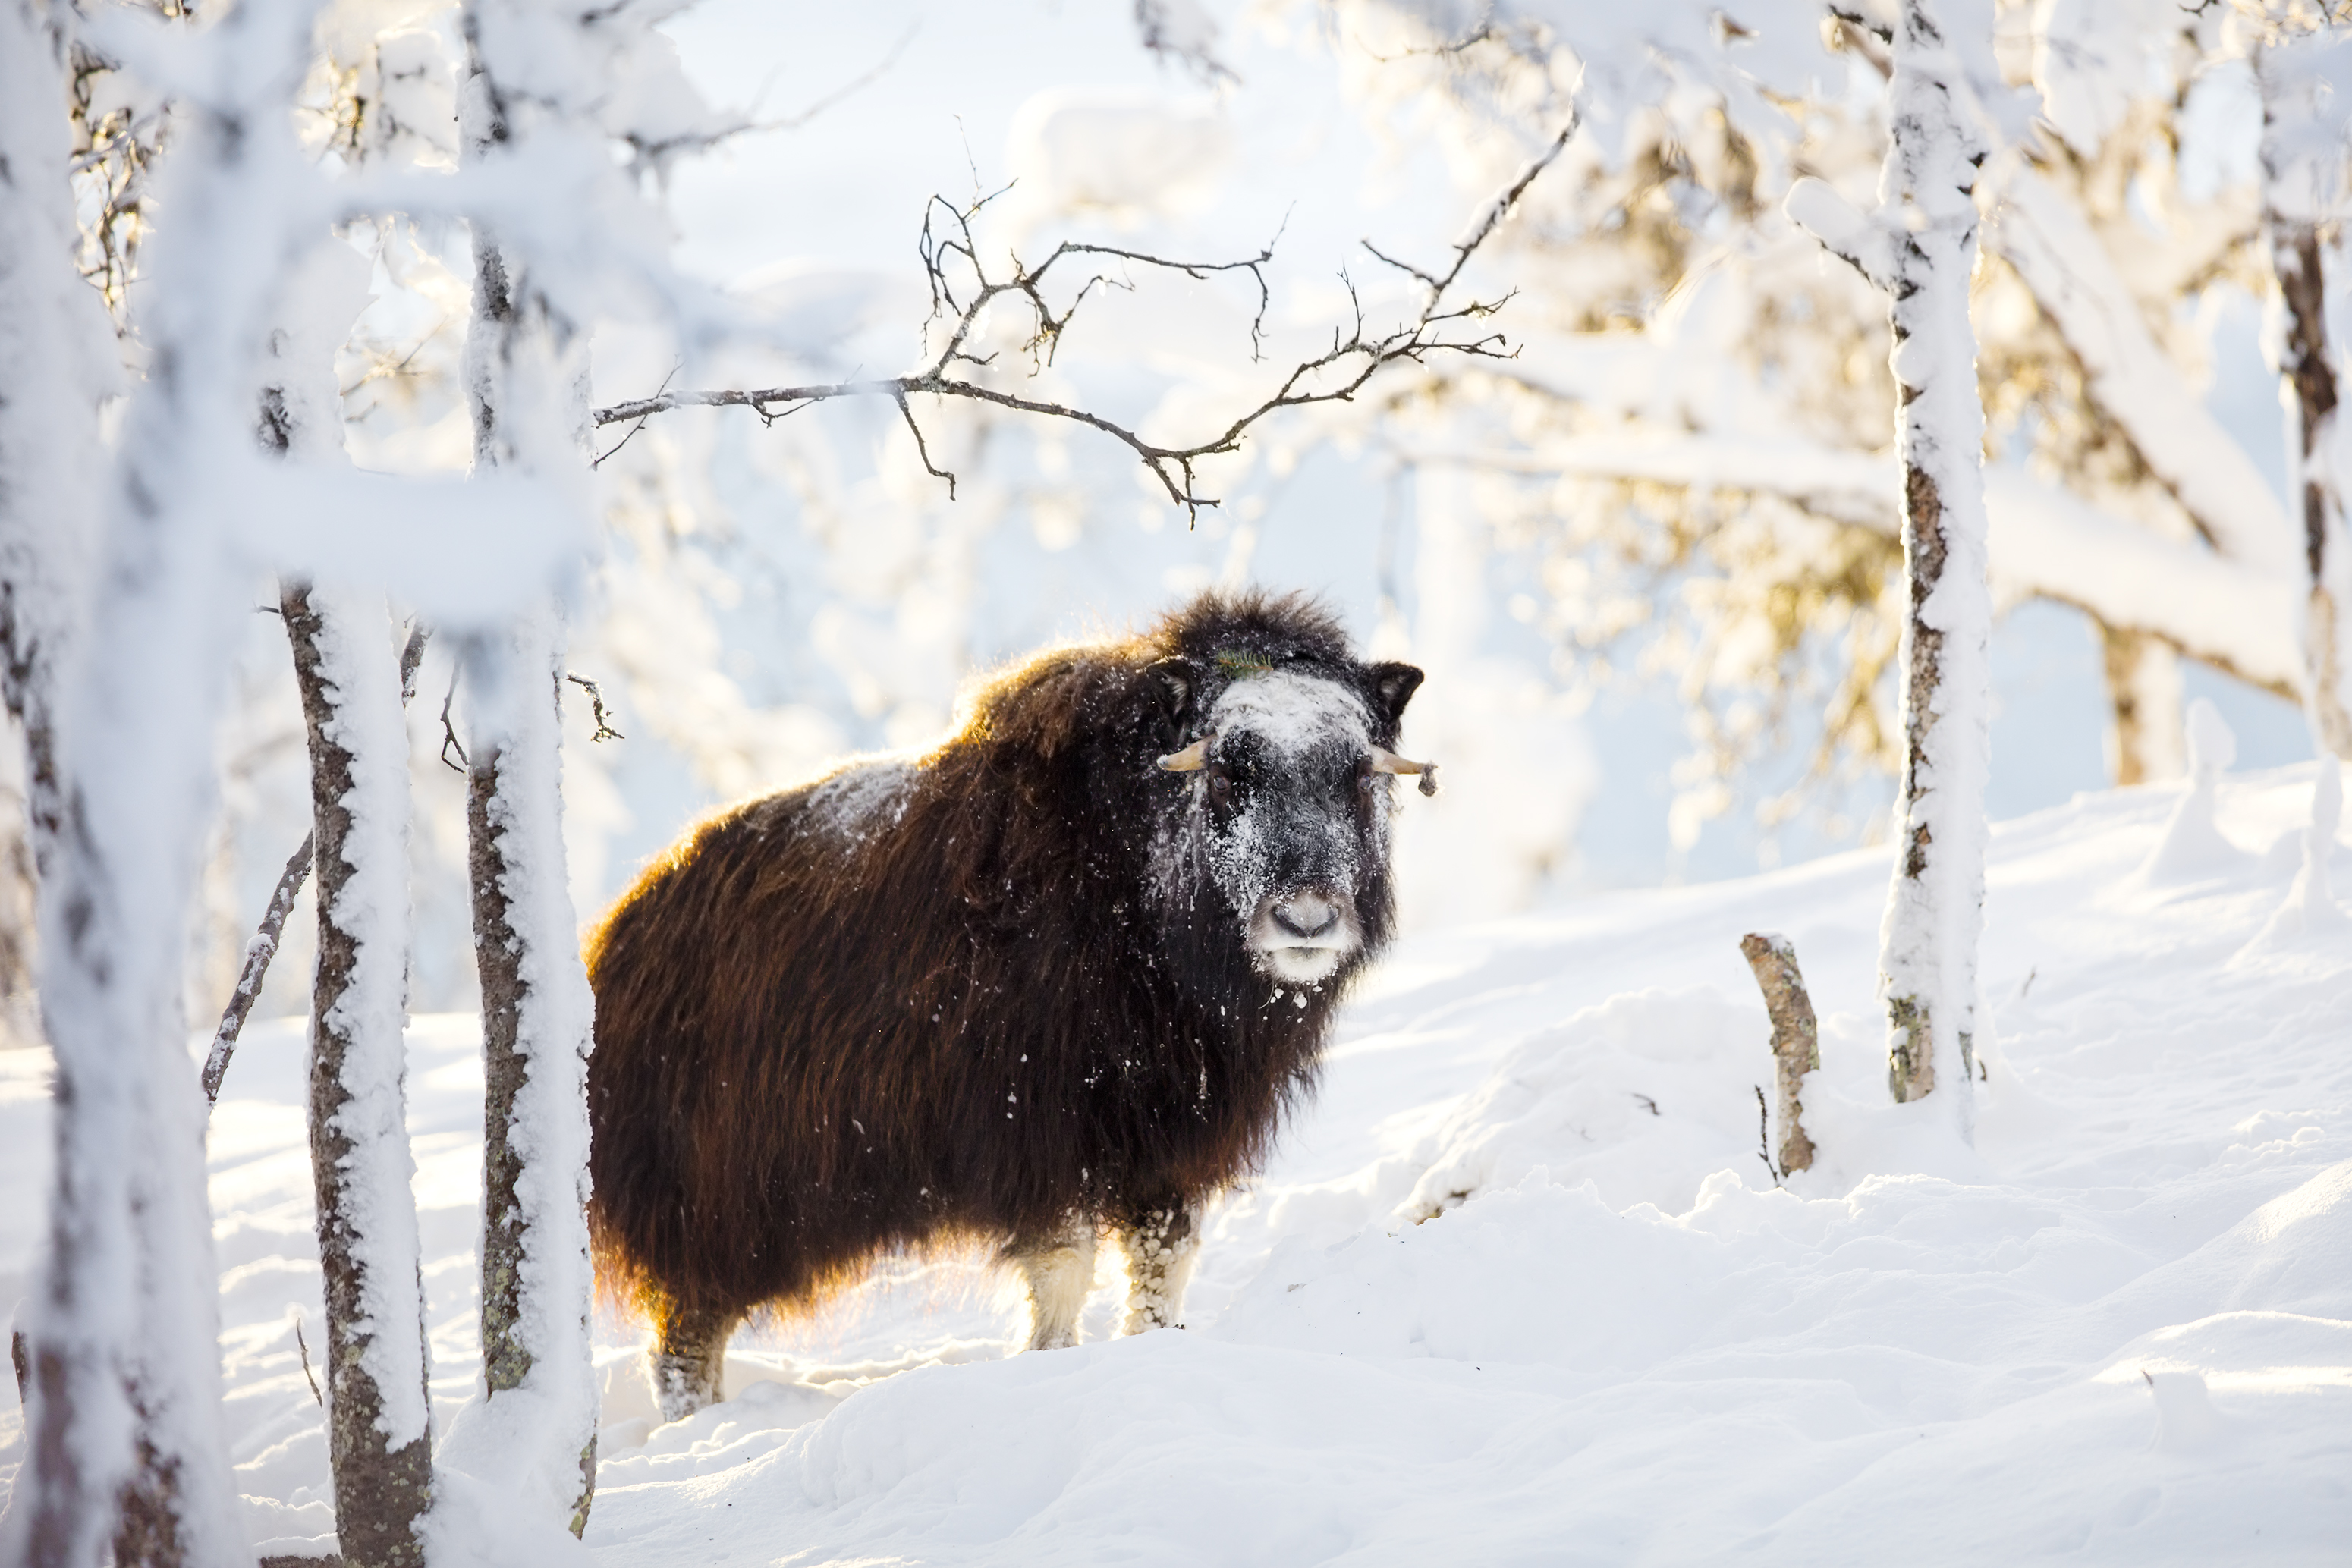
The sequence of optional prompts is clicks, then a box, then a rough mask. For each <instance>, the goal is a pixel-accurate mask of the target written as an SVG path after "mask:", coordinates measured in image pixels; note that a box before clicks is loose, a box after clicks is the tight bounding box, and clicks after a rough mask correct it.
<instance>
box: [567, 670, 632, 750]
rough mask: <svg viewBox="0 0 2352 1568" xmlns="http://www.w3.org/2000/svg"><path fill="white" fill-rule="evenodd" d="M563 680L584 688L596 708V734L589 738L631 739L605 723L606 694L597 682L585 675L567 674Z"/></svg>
mask: <svg viewBox="0 0 2352 1568" xmlns="http://www.w3.org/2000/svg"><path fill="white" fill-rule="evenodd" d="M563 678H564V679H565V680H567V681H570V682H571V683H572V685H575V686H581V687H584V688H585V689H586V691H587V693H588V701H589V703H590V704H591V705H592V706H593V707H594V710H595V715H596V733H595V734H593V735H592V736H590V737H588V738H589V739H591V740H626V739H628V738H629V737H627V736H625V735H623V734H622V733H621V732H620V731H619V730H617V729H614V727H612V726H611V725H609V724H607V723H605V722H604V691H603V689H602V688H600V687H599V686H598V685H596V683H595V682H593V681H592V680H590V679H589V678H588V677H587V676H585V675H574V674H566V675H565V676H564V677H563Z"/></svg>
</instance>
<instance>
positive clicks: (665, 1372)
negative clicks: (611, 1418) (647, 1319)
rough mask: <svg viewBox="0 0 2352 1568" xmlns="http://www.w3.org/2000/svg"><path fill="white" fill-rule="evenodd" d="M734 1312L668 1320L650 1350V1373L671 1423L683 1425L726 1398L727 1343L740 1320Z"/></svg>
mask: <svg viewBox="0 0 2352 1568" xmlns="http://www.w3.org/2000/svg"><path fill="white" fill-rule="evenodd" d="M739 1321H740V1320H738V1319H737V1318H735V1317H734V1316H732V1315H730V1314H721V1313H715V1312H711V1313H705V1312H691V1313H679V1314H677V1315H676V1316H673V1317H670V1318H668V1319H667V1321H665V1322H663V1323H662V1324H661V1325H660V1329H659V1332H658V1333H656V1337H655V1341H654V1343H653V1346H652V1348H650V1349H649V1350H647V1351H646V1378H647V1379H648V1380H649V1381H650V1382H651V1383H652V1384H653V1385H654V1404H655V1405H656V1406H658V1407H659V1409H660V1410H661V1418H662V1419H663V1420H664V1421H665V1422H667V1421H683V1420H685V1419H686V1418H687V1417H688V1416H691V1415H693V1414H694V1413H695V1412H696V1411H698V1410H701V1409H705V1408H707V1407H709V1406H713V1405H716V1404H718V1403H719V1400H721V1399H723V1398H725V1397H726V1378H727V1341H728V1340H729V1338H730V1337H731V1336H732V1335H733V1334H734V1333H735V1325H736V1323H737V1322H739Z"/></svg>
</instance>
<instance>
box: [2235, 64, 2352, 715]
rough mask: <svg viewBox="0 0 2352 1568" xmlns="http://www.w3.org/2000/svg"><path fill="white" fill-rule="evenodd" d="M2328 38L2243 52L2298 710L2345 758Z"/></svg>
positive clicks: (2348, 577) (2350, 591) (2338, 170)
mask: <svg viewBox="0 0 2352 1568" xmlns="http://www.w3.org/2000/svg"><path fill="white" fill-rule="evenodd" d="M2340 52H2341V37H2340V35H2337V34H2336V33H2335V32H2334V31H2333V30H2332V29H2328V28H2321V29H2319V30H2318V31H2315V32H2306V33H2304V34H2302V35H2299V36H2298V35H2294V34H2285V35H2284V36H2280V37H2273V38H2271V39H2269V40H2268V41H2266V42H2265V43H2264V44H2263V47H2261V49H2260V50H2259V51H2258V52H2257V54H2256V56H2255V74H2256V78H2257V79H2258V80H2259V81H2260V83H2261V86H2262V95H2263V142H2262V180H2263V238H2264V240H2265V241H2266V242H2267V244H2268V246H2269V250H2270V260H2271V273H2272V276H2273V277H2274V278H2275V279H2276V280H2277V284H2278V291H2279V298H2278V302H2277V303H2278V308H2279V314H2280V317H2281V327H2282V330H2281V331H2280V333H2279V334H2278V337H2279V340H2280V341H2279V363H2278V371H2279V378H2280V389H2279V390H2280V393H2281V396H2282V399H2283V401H2284V402H2285V403H2286V405H2287V407H2288V409H2289V410H2290V411H2291V413H2292V418H2291V420H2290V423H2289V425H2288V435H2287V476H2288V486H2287V491H2288V497H2289V499H2290V502H2291V510H2292V511H2293V512H2294V515H2295V517H2297V518H2298V519H2299V521H2300V522H2301V525H2302V527H2301V528H2300V529H2299V530H2298V532H2299V536H2300V538H2299V542H2300V543H2301V545H2302V547H2303V549H2302V564H2303V569H2304V583H2303V588H2304V624H2303V653H2304V670H2305V690H2304V710H2305V715H2306V716H2307V718H2308V720H2309V722H2310V725H2311V735H2312V741H2313V744H2314V745H2315V746H2316V747H2318V748H2320V749H2322V750H2325V751H2332V752H2334V753H2335V754H2336V755H2337V756H2338V757H2344V756H2352V707H2347V705H2352V677H2348V676H2347V658H2352V647H2347V642H2352V627H2347V624H2346V607H2347V603H2352V549H2347V538H2346V534H2345V524H2344V493H2343V486H2342V483H2341V481H2340V480H2339V478H2338V476H2337V475H2336V453H2335V446H2336V369H2335V365H2334V363H2333V362H2332V361H2331V360H2330V358H2329V353H2328V344H2327V272H2326V259H2325V257H2326V246H2325V245H2324V243H2323V241H2322V235H2323V232H2324V231H2326V230H2327V229H2329V228H2331V227H2332V226H2333V224H2334V222H2335V221H2336V219H2337V218H2338V217H2339V215H2340V214H2341V211H2342V206H2343V199H2344V193H2345V186H2346V160H2345V150H2344V144H2343V140H2342V125H2341V122H2342V118H2343V114H2342V110H2341V108H2340V107H2339V106H2338V105H2337V103H2336V99H2337V97H2338V94H2337V90H2336V83H2335V82H2334V81H2332V80H2331V79H2330V78H2331V76H2332V75H2334V74H2336V72H2337V71H2338V70H2339V69H2340V68H2339V67H2337V66H2336V65H2335V63H2334V60H2333V57H2334V56H2336V54H2338V53H2340Z"/></svg>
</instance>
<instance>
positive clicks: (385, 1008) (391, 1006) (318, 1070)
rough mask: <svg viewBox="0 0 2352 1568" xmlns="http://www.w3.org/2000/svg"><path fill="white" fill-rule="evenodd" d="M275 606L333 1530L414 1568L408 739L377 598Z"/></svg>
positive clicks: (373, 1555) (420, 1297)
mask: <svg viewBox="0 0 2352 1568" xmlns="http://www.w3.org/2000/svg"><path fill="white" fill-rule="evenodd" d="M279 607H280V609H281V610H282V611H283V612H284V614H285V617H286V632H287V635H288V637H289V639H291V641H292V643H293V645H294V672H295V678H296V682H297V684H298V685H299V688H300V690H301V694H302V716H303V720H304V725H305V727H306V729H307V730H308V732H309V737H310V795H311V807H312V821H313V828H312V831H313V832H314V834H315V836H316V853H317V864H318V878H319V895H318V907H319V959H318V968H317V971H316V977H315V980H314V982H313V988H312V1000H311V1009H312V1010H311V1020H310V1167H311V1176H312V1181H313V1183H314V1185H315V1186H316V1190H317V1193H318V1206H319V1261H320V1268H321V1269H322V1270H324V1272H325V1275H326V1298H327V1447H328V1455H329V1458H330V1459H331V1463H332V1466H333V1472H334V1486H335V1528H336V1533H337V1535H338V1536H339V1537H340V1539H341V1544H342V1554H343V1559H344V1561H345V1562H347V1563H354V1564H368V1565H371V1568H373V1565H376V1564H383V1565H385V1568H393V1565H400V1568H410V1565H415V1564H421V1563H423V1562H424V1560H425V1552H424V1546H423V1544H422V1542H421V1540H420V1536H419V1524H420V1521H422V1519H423V1517H424V1514H425V1510H426V1508H427V1507H429V1506H430V1504H431V1502H432V1495H433V1486H432V1481H433V1434H432V1423H431V1407H430V1405H429V1403H428V1401H427V1397H426V1392H425V1384H426V1361H425V1358H426V1349H425V1298H424V1282H423V1278H422V1273H421V1270H422V1261H421V1255H420V1253H419V1249H418V1240H417V1232H416V1206H415V1198H414V1197H413V1196H412V1195H411V1191H410V1186H409V1182H410V1177H411V1176H412V1174H413V1173H414V1170H415V1166H414V1163H413V1161H412V1160H411V1158H410V1155H409V1148H408V1127H407V1116H406V1101H405V1095H404V1077H405V1061H406V1055H405V1050H404V1042H403V1040H402V1038H401V1024H402V1021H403V1019H402V1014H403V1011H404V992H405V989H406V985H407V966H408V943H407V935H408V882H407V865H408V860H407V855H408V732H407V724H406V721H405V720H404V718H403V716H402V714H401V703H400V675H399V671H398V666H397V661H396V659H395V658H394V653H393V650H392V646H391V643H390V640H389V636H388V633H387V627H386V624H385V616H384V609H383V602H382V601H381V600H380V599H378V600H373V601H370V600H369V599H367V598H364V597H361V596H354V597H352V599H351V600H349V601H343V600H341V599H340V598H334V597H331V596H330V595H328V594H327V593H326V592H325V591H322V590H318V589H312V588H308V587H304V586H302V585H299V584H295V585H290V586H289V587H288V588H287V589H286V590H285V591H284V592H283V594H282V595H281V596H280V599H279Z"/></svg>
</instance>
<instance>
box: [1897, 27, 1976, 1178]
mask: <svg viewBox="0 0 2352 1568" xmlns="http://www.w3.org/2000/svg"><path fill="white" fill-rule="evenodd" d="M1941 9H1942V7H1941V6H1940V5H1938V4H1937V0H1903V5H1902V7H1901V15H1900V17H1899V19H1898V20H1897V23H1896V26H1895V44H1894V67H1895V70H1894V78H1893V80H1892V82H1891V84H1890V87H1889V91H1890V93H1891V95H1892V99H1891V105H1892V110H1893V116H1892V118H1893V132H1894V143H1893V146H1892V147H1891V148H1890V149H1889V151H1888V154H1887V162H1886V166H1885V172H1884V173H1883V174H1882V175H1881V176H1880V184H1881V193H1882V195H1883V196H1884V197H1885V199H1886V201H1887V203H1888V204H1889V205H1890V207H1893V206H1894V205H1895V204H1900V206H1901V210H1902V212H1903V213H1904V214H1905V217H1906V221H1905V222H1903V223H1901V224H1900V225H1894V226H1893V227H1892V233H1891V238H1892V241H1893V253H1892V256H1891V257H1890V260H1889V273H1890V277H1889V286H1890V289H1891V292H1892V293H1893V295H1894V306H1893V310H1892V318H1893V322H1894V329H1895V352H1894V360H1893V366H1894V371H1895V385H1896V389H1897V394H1896V395H1897V398H1898V401H1899V402H1900V405H1901V406H1900V410H1899V413H1898V414H1897V416H1896V426H1895V431H1896V436H1895V441H1896V448H1897V451H1898V453H1899V455H1900V456H1901V459H1902V463H1903V556H1904V567H1905V579H1906V589H1907V597H1908V600H1909V607H1908V608H1909V615H1908V618H1907V619H1906V622H1905V625H1904V632H1903V643H1904V647H1903V666H1904V681H1903V688H1902V699H1903V729H1904V759H1903V775H1902V797H1901V800H1900V801H1899V802H1898V804H1897V807H1896V812H1897V835H1896V841H1895V877H1894V885H1893V887H1892V889H1891V890H1890V894H1889V897H1888V900H1887V909H1886V918H1885V925H1884V927H1883V928H1882V931H1881V934H1880V941H1879V975H1880V979H1879V985H1880V993H1881V995H1882V996H1883V997H1884V998H1885V1005H1886V1021H1887V1083H1888V1087H1889V1088H1890V1089H1891V1090H1892V1092H1893V1093H1894V1095H1895V1099H1896V1100H1897V1101H1910V1100H1916V1099H1918V1098H1920V1097H1921V1096H1922V1095H1925V1094H1927V1093H1928V1092H1931V1091H1933V1090H1935V1089H1936V1088H1937V1086H1938V1085H1939V1084H1942V1085H1944V1086H1946V1087H1947V1089H1948V1092H1949V1093H1950V1094H1951V1095H1952V1096H1953V1098H1954V1099H1955V1101H1956V1102H1957V1103H1956V1106H1955V1110H1956V1113H1957V1114H1958V1118H1959V1125H1960V1128H1961V1131H1962V1133H1963V1134H1964V1135H1965V1134H1967V1132H1968V1129H1969V1081H1970V1080H1971V1079H1972V1078H1973V1077H1974V1075H1975V1072H1974V1066H1973V1061H1974V1052H1973V1046H1972V1036H1973V1034H1974V1030H1975V1008H1976V967H1977V944H1978V938H1979V934H1980V933H1981V930H1982V927H1983V911H1984V845H1985V824H1984V786H1985V775H1986V772H1987V769H1988V767H1989V764H1990V729H1989V726H1988V723H1987V709H1988V705H1989V702H1990V684H1991V683H1990V664H1989V653H1988V650H1989V645H1990V640H1991V628H1992V604H1991V598H1990V592H1989V591H1988V589H1987V587H1986V579H1985V573H1986V552H1985V505H1984V483H1983V475H1982V460H1983V448H1984V410H1983V405H1982V403H1981V402H1979V398H1978V394H1977V380H1976V338H1975V333H1974V330H1973V329H1972V328H1971V327H1970V325H1969V274H1970V272H1971V270H1972V269H1973V267H1974V265H1975V261H1976V251H1977V208H1976V202H1975V198H1974V190H1975V184H1976V175H1977V169H1978V166H1979V163H1980V162H1982V161H1983V157H1984V144H1983V141H1982V140H1981V138H1980V135H1979V132H1978V131H1977V129H1976V127H1975V125H1974V124H1973V123H1972V122H1971V120H1970V119H1969V113H1968V109H1967V103H1966V96H1965V95H1966V93H1967V90H1968V89H1967V85H1966V82H1965V78H1963V76H1962V74H1961V72H1962V66H1961V63H1960V60H1959V58H1958V55H1957V53H1956V52H1955V51H1954V50H1953V49H1952V48H1951V47H1949V43H1948V39H1947V37H1946V36H1945V34H1944V31H1943V27H1942V24H1941V21H1940V19H1939V13H1940V11H1941Z"/></svg>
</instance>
